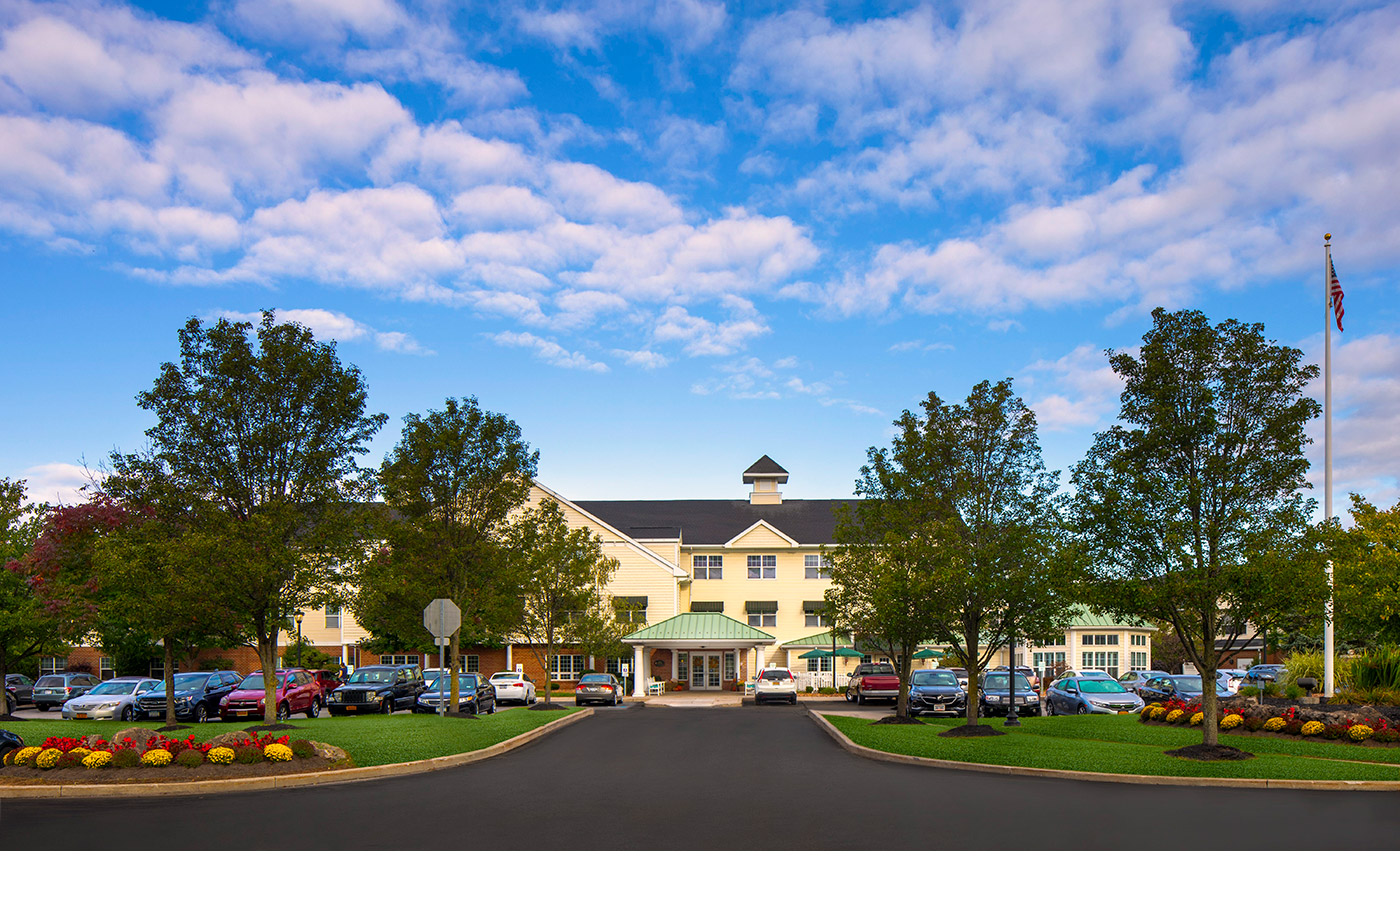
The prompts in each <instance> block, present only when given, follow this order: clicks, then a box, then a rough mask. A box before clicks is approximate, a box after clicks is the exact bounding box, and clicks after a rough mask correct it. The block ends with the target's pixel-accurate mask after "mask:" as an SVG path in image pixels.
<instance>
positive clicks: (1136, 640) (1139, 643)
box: [1128, 634, 1147, 647]
mask: <svg viewBox="0 0 1400 900" xmlns="http://www.w3.org/2000/svg"><path fill="white" fill-rule="evenodd" d="M1128 644H1129V646H1132V647H1146V646H1147V635H1145V634H1130V635H1128Z"/></svg>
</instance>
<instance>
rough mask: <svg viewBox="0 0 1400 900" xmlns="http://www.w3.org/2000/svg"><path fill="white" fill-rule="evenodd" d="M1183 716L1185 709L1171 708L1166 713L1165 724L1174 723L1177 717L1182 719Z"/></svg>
mask: <svg viewBox="0 0 1400 900" xmlns="http://www.w3.org/2000/svg"><path fill="white" fill-rule="evenodd" d="M1185 717H1186V710H1184V709H1174V710H1172V711H1171V712H1169V713H1167V724H1168V725H1174V724H1176V722H1177V720H1178V719H1183V718H1185Z"/></svg>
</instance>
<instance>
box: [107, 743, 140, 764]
mask: <svg viewBox="0 0 1400 900" xmlns="http://www.w3.org/2000/svg"><path fill="white" fill-rule="evenodd" d="M112 765H114V766H116V767H117V768H118V769H134V768H136V767H137V766H139V765H141V754H140V753H137V752H136V748H134V747H122V748H121V749H120V750H117V751H116V752H115V753H113V754H112Z"/></svg>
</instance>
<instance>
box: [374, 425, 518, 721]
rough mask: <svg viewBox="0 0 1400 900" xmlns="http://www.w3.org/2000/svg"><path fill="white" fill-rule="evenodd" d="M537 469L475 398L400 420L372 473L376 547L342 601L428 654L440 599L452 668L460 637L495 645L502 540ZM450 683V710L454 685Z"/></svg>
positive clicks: (503, 596)
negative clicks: (376, 488)
mask: <svg viewBox="0 0 1400 900" xmlns="http://www.w3.org/2000/svg"><path fill="white" fill-rule="evenodd" d="M538 462H539V453H537V452H532V451H531V450H530V447H529V445H528V444H526V443H525V441H524V440H522V439H521V436H520V428H519V426H517V425H516V424H515V423H514V422H513V421H511V420H510V419H509V418H507V417H506V416H504V415H501V414H499V413H493V412H487V411H486V410H483V409H482V408H481V407H480V406H479V405H478V403H477V400H476V398H475V397H468V398H465V399H463V400H461V401H458V400H456V399H453V398H451V397H449V398H447V401H446V403H445V405H444V408H443V409H442V410H434V411H432V412H429V413H428V414H427V415H426V416H419V415H417V414H412V413H411V414H409V415H408V416H406V417H405V418H404V428H403V435H402V437H401V438H400V439H399V443H398V444H397V445H396V446H395V447H394V449H393V450H392V451H391V452H390V453H389V456H388V458H386V459H385V461H384V464H383V465H381V466H380V467H379V485H380V491H381V493H382V495H383V497H384V502H385V504H386V506H387V508H388V511H389V513H390V515H387V516H385V517H383V520H382V524H381V527H380V534H381V536H382V537H383V539H384V543H383V545H382V549H381V550H380V551H379V552H377V553H376V554H374V556H373V557H372V559H371V562H370V564H369V565H366V566H365V567H364V569H363V577H362V579H361V583H360V590H359V591H358V593H357V595H356V596H354V597H353V598H352V599H351V600H350V605H351V607H352V609H353V610H354V612H355V616H356V618H357V619H358V620H359V621H360V623H361V624H363V625H364V626H365V627H366V628H367V629H369V631H370V632H371V633H372V634H373V635H374V636H375V638H376V639H377V640H378V641H379V642H381V643H382V642H384V641H386V640H387V639H392V641H391V642H393V643H395V644H396V646H398V647H409V646H415V647H416V646H425V647H426V646H427V642H426V640H425V639H426V638H427V631H426V629H424V628H423V620H422V613H423V607H424V606H426V605H427V604H428V603H429V602H430V601H431V600H433V599H435V598H438V597H446V598H448V599H450V600H452V601H453V602H454V603H456V604H457V606H458V607H460V608H461V610H462V628H461V629H459V630H458V631H457V632H455V633H454V634H453V635H452V643H451V648H450V649H451V657H450V659H451V662H450V667H451V669H452V671H454V672H455V671H457V670H458V668H459V666H458V657H459V653H460V650H461V641H462V638H463V636H464V635H463V632H465V636H466V638H467V640H468V641H469V642H470V643H471V644H479V643H486V642H493V641H495V640H498V639H499V637H500V635H501V632H502V630H503V629H504V628H506V627H507V626H508V625H509V624H510V623H511V616H512V613H513V611H514V609H515V605H516V604H515V597H514V596H513V594H512V592H511V590H510V589H509V587H508V582H509V579H508V578H507V576H506V573H507V571H508V566H507V565H506V563H507V558H506V554H505V552H504V548H503V547H502V544H501V541H502V535H503V533H504V529H505V526H506V523H507V519H508V517H509V515H510V513H511V511H512V510H514V509H516V508H517V507H519V506H521V505H522V504H524V503H525V501H526V500H527V499H528V498H529V496H530V485H531V482H532V480H533V478H534V476H535V470H536V466H537V465H538ZM451 683H452V697H451V702H450V707H449V708H450V709H451V711H452V712H454V713H455V712H457V710H458V696H457V680H456V679H451Z"/></svg>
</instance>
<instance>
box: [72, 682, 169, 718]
mask: <svg viewBox="0 0 1400 900" xmlns="http://www.w3.org/2000/svg"><path fill="white" fill-rule="evenodd" d="M160 685H161V683H160V681H158V680H157V679H155V678H113V679H110V680H108V681H104V682H102V683H101V684H99V685H97V686H96V687H94V688H93V689H92V690H90V691H88V692H87V693H86V694H83V695H82V696H81V697H74V698H73V699H72V700H69V701H68V702H67V703H65V704H63V718H65V719H120V720H122V721H123V722H131V721H134V720H135V719H136V699H137V698H138V697H140V696H141V695H142V694H149V693H150V692H151V691H154V690H156V689H157V688H159V687H160Z"/></svg>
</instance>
